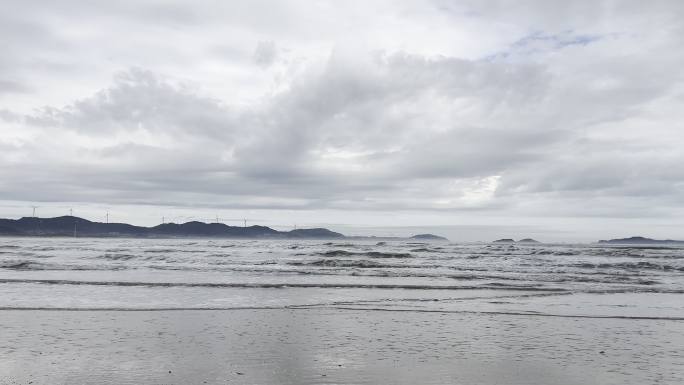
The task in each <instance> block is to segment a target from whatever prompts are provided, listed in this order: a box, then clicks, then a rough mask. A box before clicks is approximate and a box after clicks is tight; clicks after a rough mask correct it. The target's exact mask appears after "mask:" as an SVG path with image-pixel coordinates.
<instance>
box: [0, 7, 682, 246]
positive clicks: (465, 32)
mask: <svg viewBox="0 0 684 385" xmlns="http://www.w3.org/2000/svg"><path fill="white" fill-rule="evenodd" d="M0 52H1V54H0V217H7V218H19V217H22V216H30V215H32V213H33V208H32V207H33V206H36V207H37V208H36V215H38V216H41V217H49V216H59V215H67V214H69V213H70V212H72V213H73V214H74V215H78V216H82V217H85V218H88V219H91V220H104V218H105V215H106V213H107V212H109V216H110V221H120V222H129V223H134V224H139V225H155V224H158V223H160V222H161V221H162V220H164V221H166V222H169V221H174V222H185V221H189V220H203V221H212V222H213V221H216V220H217V219H216V218H218V220H219V221H220V222H224V223H226V224H235V225H240V224H242V223H243V219H247V220H248V224H262V225H266V226H271V227H274V228H278V229H286V228H291V227H294V226H295V225H297V226H298V227H312V226H325V227H328V228H331V229H333V230H338V231H342V232H344V233H346V234H353V235H359V234H370V235H402V236H403V235H408V234H412V233H416V232H423V231H428V230H429V231H431V232H435V233H437V234H441V235H446V236H448V237H449V238H450V239H452V240H458V241H480V240H491V239H492V238H504V237H505V238H509V237H511V238H523V237H528V236H533V237H536V238H539V239H540V240H544V241H563V242H571V241H592V240H597V239H600V238H611V237H623V236H631V235H645V236H651V237H659V238H675V239H676V238H679V239H684V220H683V219H682V218H684V215H683V214H684V210H683V209H682V206H683V204H684V150H683V146H684V108H682V107H683V106H684V65H683V63H684V2H681V1H676V0H673V1H658V0H654V1H649V2H643V1H629V0H625V1H601V0H591V1H546V0H539V1H525V0H522V1H503V0H501V1H496V0H491V1H487V0H484V1H481V0H477V1H446V0H445V1H442V0H434V1H428V0H425V1H412V0H407V1H384V0H377V1H367V0H366V1H360V0H351V1H332V0H331V1H318V0H299V1H289V0H288V1H261V0H251V1H192V2H190V1H149V0H135V1H133V0H124V1H115V2H104V1H74V0H63V1H59V2H55V1H33V0H23V1H8V0H0ZM70 210H71V211H70Z"/></svg>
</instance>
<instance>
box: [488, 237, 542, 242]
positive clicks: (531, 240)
mask: <svg viewBox="0 0 684 385" xmlns="http://www.w3.org/2000/svg"><path fill="white" fill-rule="evenodd" d="M492 243H541V242H539V241H537V240H534V239H532V238H524V239H521V240H519V241H517V242H516V241H515V239H511V238H502V239H497V240H496V241H493V242H492Z"/></svg>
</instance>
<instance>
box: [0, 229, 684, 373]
mask: <svg viewBox="0 0 684 385" xmlns="http://www.w3.org/2000/svg"><path fill="white" fill-rule="evenodd" d="M683 293H684V248H682V247H675V246H673V247H641V246H634V245H633V246H629V247H617V246H615V247H613V246H597V245H490V244H456V243H439V244H430V243H421V244H418V243H415V242H388V243H384V244H376V243H370V242H344V243H336V242H321V241H296V242H295V241H235V240H202V239H197V240H180V239H177V240H151V239H67V238H62V239H60V238H55V239H31V238H3V239H0V384H3V385H4V384H29V383H30V384H46V385H53V384H112V385H113V384H204V383H206V384H230V383H236V384H324V383H329V384H482V385H490V384H492V385H493V384H520V385H523V384H525V385H529V384H540V385H541V384H558V385H565V384H602V385H603V384H616V385H617V384H639V385H641V384H656V383H658V384H681V383H684V349H682V346H684V301H682V295H683Z"/></svg>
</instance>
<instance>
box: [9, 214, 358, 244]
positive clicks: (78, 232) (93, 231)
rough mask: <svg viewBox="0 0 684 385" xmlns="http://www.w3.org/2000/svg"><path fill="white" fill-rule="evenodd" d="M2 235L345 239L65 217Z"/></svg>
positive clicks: (25, 222)
mask: <svg viewBox="0 0 684 385" xmlns="http://www.w3.org/2000/svg"><path fill="white" fill-rule="evenodd" d="M0 235H22V236H82V237H150V238H153V237H220V238H297V239H335V238H344V235H342V234H340V233H336V232H334V231H330V230H328V229H321V228H316V229H298V230H293V231H277V230H274V229H272V228H270V227H266V226H248V227H239V226H228V225H225V224H223V223H204V222H197V221H193V222H186V223H181V224H177V223H164V224H161V225H157V226H154V227H143V226H134V225H130V224H127V223H102V222H92V221H89V220H87V219H83V218H79V217H74V216H62V217H56V218H35V217H24V218H21V219H0Z"/></svg>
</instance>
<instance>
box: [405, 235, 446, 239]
mask: <svg viewBox="0 0 684 385" xmlns="http://www.w3.org/2000/svg"><path fill="white" fill-rule="evenodd" d="M409 239H415V240H421V241H448V239H446V238H444V237H440V236H439V235H434V234H416V235H414V236H412V237H411V238H409Z"/></svg>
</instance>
